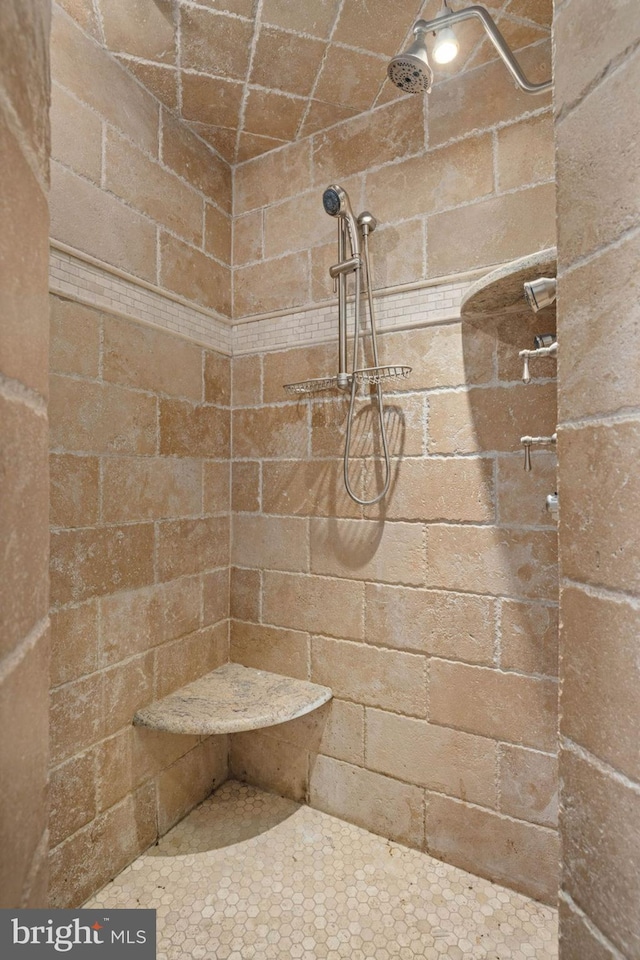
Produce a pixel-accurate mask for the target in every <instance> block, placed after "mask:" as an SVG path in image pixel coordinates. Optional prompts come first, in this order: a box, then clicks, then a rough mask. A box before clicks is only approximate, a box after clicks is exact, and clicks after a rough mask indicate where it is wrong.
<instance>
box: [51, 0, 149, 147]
mask: <svg viewBox="0 0 640 960" xmlns="http://www.w3.org/2000/svg"><path fill="white" fill-rule="evenodd" d="M51 75H52V77H53V79H54V80H55V81H56V82H57V83H59V84H60V85H61V86H62V87H65V88H66V89H67V90H68V91H69V92H71V93H73V94H74V95H75V96H76V97H78V99H79V100H81V101H82V102H83V103H86V104H87V105H88V106H89V107H92V108H93V109H94V110H95V111H96V112H97V113H99V114H100V115H101V116H103V117H104V118H105V119H106V120H108V121H109V122H110V123H111V124H112V125H113V126H114V127H115V128H116V129H118V130H120V131H122V133H124V134H125V135H126V136H127V137H129V138H130V139H131V140H133V142H134V143H136V144H138V146H140V147H143V148H144V149H145V150H147V151H148V152H149V153H151V154H154V155H156V156H157V153H158V122H159V121H158V103H157V101H156V100H154V98H153V97H152V96H151V95H150V94H149V93H147V91H146V90H144V89H143V88H142V87H141V86H140V84H139V83H137V81H136V80H135V79H134V78H133V77H132V76H131V75H130V74H129V73H128V72H127V71H126V70H125V69H124V67H122V66H121V65H120V64H119V63H118V62H117V60H115V59H114V58H113V57H112V56H110V55H109V53H108V52H107V50H105V49H103V48H102V47H100V46H98V45H97V44H96V43H94V42H93V41H92V40H91V39H89V37H87V36H85V35H84V34H83V32H82V30H80V29H79V28H78V27H77V26H76V24H75V23H74V22H73V20H71V19H70V18H69V17H67V16H65V15H64V13H60V12H58V11H56V10H54V16H53V21H52V25H51Z"/></svg>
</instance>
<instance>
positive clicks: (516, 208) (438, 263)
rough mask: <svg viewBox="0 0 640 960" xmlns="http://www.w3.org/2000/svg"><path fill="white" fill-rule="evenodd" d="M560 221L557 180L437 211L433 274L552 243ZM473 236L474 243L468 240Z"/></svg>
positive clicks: (432, 221)
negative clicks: (556, 211) (556, 209)
mask: <svg viewBox="0 0 640 960" xmlns="http://www.w3.org/2000/svg"><path fill="white" fill-rule="evenodd" d="M506 85H507V86H508V85H509V84H508V81H507V84H506ZM555 222H556V221H555V185H554V184H541V185H540V186H536V187H529V188H527V189H523V190H519V191H517V192H516V193H508V194H504V195H503V196H500V197H492V198H490V199H488V200H480V201H478V202H477V203H472V204H469V205H468V206H464V207H458V208H457V209H455V210H447V211H445V212H443V213H435V214H433V216H431V217H429V220H428V224H427V237H428V240H427V261H428V266H429V274H428V275H429V276H430V277H438V276H445V275H448V274H450V273H457V272H459V271H460V270H472V269H474V268H475V267H482V266H488V265H490V264H494V263H502V262H503V261H505V260H513V259H514V258H516V257H523V256H525V255H526V254H528V253H532V252H534V251H536V250H543V249H545V248H546V247H552V246H553V245H554V244H555V242H556V235H555V232H556V227H555ZM469 236H473V238H474V242H473V244H468V243H467V242H466V240H465V238H466V237H469Z"/></svg>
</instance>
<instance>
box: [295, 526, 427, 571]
mask: <svg viewBox="0 0 640 960" xmlns="http://www.w3.org/2000/svg"><path fill="white" fill-rule="evenodd" d="M310 543H311V572H312V573H319V574H324V575H326V576H335V577H349V578H351V579H354V580H375V581H382V582H386V583H404V584H414V585H421V584H423V583H424V577H425V553H424V536H423V528H422V526H421V525H420V524H416V523H385V522H384V521H380V522H377V521H375V520H337V521H336V520H333V519H331V518H329V519H324V518H318V519H313V520H312V521H311V528H310Z"/></svg>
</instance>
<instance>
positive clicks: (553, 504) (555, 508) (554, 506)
mask: <svg viewBox="0 0 640 960" xmlns="http://www.w3.org/2000/svg"><path fill="white" fill-rule="evenodd" d="M545 507H546V509H547V513H550V514H551V516H552V517H553V519H554V520H557V519H558V512H559V507H560V504H559V501H558V494H557V493H548V494H547V499H546V500H545Z"/></svg>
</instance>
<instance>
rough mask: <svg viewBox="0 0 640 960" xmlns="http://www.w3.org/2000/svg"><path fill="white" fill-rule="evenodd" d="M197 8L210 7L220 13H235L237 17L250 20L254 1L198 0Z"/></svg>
mask: <svg viewBox="0 0 640 960" xmlns="http://www.w3.org/2000/svg"><path fill="white" fill-rule="evenodd" d="M199 6H201V7H212V8H213V9H214V10H217V11H218V12H222V13H236V14H237V15H238V16H239V17H245V19H251V18H252V17H253V11H254V7H255V0H200V3H199Z"/></svg>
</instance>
